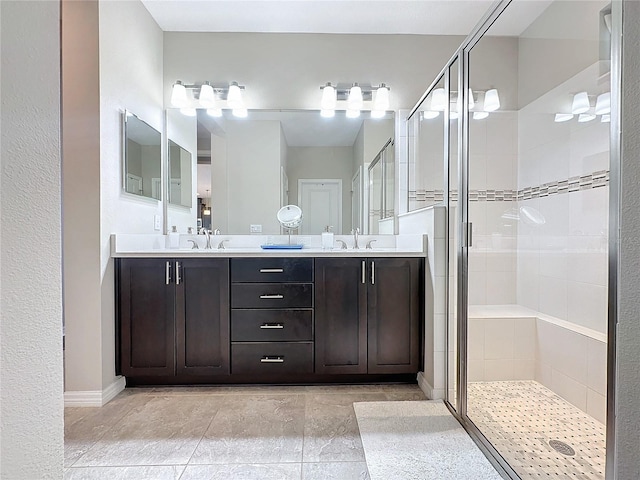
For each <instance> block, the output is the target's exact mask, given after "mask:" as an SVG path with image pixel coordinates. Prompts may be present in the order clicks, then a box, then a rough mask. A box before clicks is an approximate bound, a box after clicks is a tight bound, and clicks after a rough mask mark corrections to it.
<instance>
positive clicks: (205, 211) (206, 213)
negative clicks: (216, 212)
mask: <svg viewBox="0 0 640 480" xmlns="http://www.w3.org/2000/svg"><path fill="white" fill-rule="evenodd" d="M202 213H203V214H204V215H211V209H210V208H209V207H204V209H203V210H202Z"/></svg>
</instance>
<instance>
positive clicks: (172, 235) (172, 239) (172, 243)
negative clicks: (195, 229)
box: [169, 225, 180, 248]
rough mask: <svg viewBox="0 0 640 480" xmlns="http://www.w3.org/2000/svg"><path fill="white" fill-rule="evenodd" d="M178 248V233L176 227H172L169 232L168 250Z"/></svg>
mask: <svg viewBox="0 0 640 480" xmlns="http://www.w3.org/2000/svg"><path fill="white" fill-rule="evenodd" d="M178 247H180V233H178V227H176V226H175V225H174V226H172V227H171V231H170V232H169V248H178Z"/></svg>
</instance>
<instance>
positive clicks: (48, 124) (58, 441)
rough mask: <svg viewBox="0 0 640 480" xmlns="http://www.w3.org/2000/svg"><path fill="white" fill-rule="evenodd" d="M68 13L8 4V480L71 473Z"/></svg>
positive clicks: (1, 439)
mask: <svg viewBox="0 0 640 480" xmlns="http://www.w3.org/2000/svg"><path fill="white" fill-rule="evenodd" d="M59 7H60V6H59V4H58V3H57V2H46V1H42V2H1V4H0V31H1V45H2V52H1V54H2V72H1V77H0V82H1V84H2V90H1V94H0V101H1V104H2V108H1V110H0V111H1V119H0V123H1V129H2V150H1V156H0V162H1V167H2V177H1V179H0V218H1V223H0V245H1V247H2V248H1V254H0V318H1V321H0V355H1V360H0V363H1V365H2V370H1V371H0V396H1V397H0V459H1V461H0V477H1V478H3V479H4V478H7V479H9V478H10V479H15V480H21V479H25V480H30V479H33V478H62V474H63V465H62V463H63V403H62V385H63V379H62V308H61V305H62V288H61V286H62V273H61V261H60V255H61V216H60V204H61V191H60V91H59V88H60V42H59V38H60V24H59V22H60V10H59ZM43 86H45V87H44V88H43Z"/></svg>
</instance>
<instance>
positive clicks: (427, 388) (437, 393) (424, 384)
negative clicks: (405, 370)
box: [418, 372, 444, 400]
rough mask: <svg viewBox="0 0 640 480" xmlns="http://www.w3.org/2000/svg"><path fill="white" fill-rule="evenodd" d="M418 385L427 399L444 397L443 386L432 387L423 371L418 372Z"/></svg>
mask: <svg viewBox="0 0 640 480" xmlns="http://www.w3.org/2000/svg"><path fill="white" fill-rule="evenodd" d="M418 386H419V387H420V390H422V391H423V392H424V394H425V395H426V396H427V398H428V399H429V400H442V399H444V388H433V387H432V386H431V385H430V384H429V382H428V381H427V379H426V377H425V376H424V372H418Z"/></svg>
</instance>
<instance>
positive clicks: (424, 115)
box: [420, 110, 440, 120]
mask: <svg viewBox="0 0 640 480" xmlns="http://www.w3.org/2000/svg"><path fill="white" fill-rule="evenodd" d="M439 116H440V112H436V111H434V110H425V111H424V112H420V119H421V120H422V119H425V120H432V119H434V118H438V117H439Z"/></svg>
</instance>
